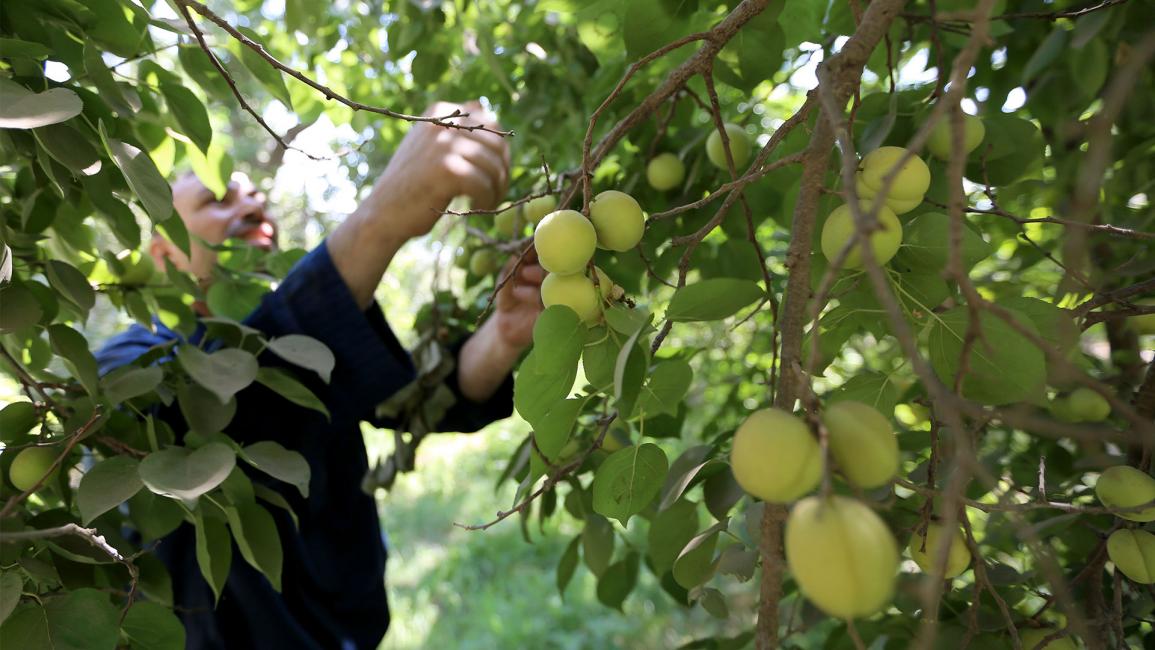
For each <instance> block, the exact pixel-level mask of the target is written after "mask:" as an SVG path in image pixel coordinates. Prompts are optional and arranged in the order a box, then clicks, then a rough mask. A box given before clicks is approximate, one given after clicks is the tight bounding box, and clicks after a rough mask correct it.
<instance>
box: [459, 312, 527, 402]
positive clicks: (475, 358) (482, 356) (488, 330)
mask: <svg viewBox="0 0 1155 650" xmlns="http://www.w3.org/2000/svg"><path fill="white" fill-rule="evenodd" d="M521 352H522V349H521V348H516V347H511V346H510V345H508V344H507V343H505V341H504V340H503V339H502V338H501V335H500V334H499V333H498V331H497V322H496V320H495V319H493V318H490V319H488V320H487V321H485V323H484V324H483V325H482V326H481V328H480V329H478V330H477V331H476V332H474V334H473V336H471V337H469V340H468V341H466V342H465V345H463V346H462V347H461V353H460V354H459V355H458V358H457V384H458V386H459V387H460V388H461V393H462V394H463V395H465V397H467V398H469V399H470V400H472V401H474V402H484V401H486V400H488V399H489V398H490V397H493V394H494V393H495V392H497V389H498V388H499V387H501V384H502V383H503V382H504V381H505V378H506V377H508V376H509V373H510V372H511V371H512V370H513V367H514V365H515V364H517V360H518V358H519V357H520V356H521Z"/></svg>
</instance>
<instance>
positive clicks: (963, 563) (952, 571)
mask: <svg viewBox="0 0 1155 650" xmlns="http://www.w3.org/2000/svg"><path fill="white" fill-rule="evenodd" d="M942 536H943V527H942V525H941V524H937V523H934V522H931V523H930V524H929V525H928V526H927V528H926V535H920V534H919V532H918V531H917V530H916V531H914V535H912V536H911V538H910V546H909V549H910V557H911V559H912V560H914V561H915V563H917V564H918V567H919V568H920V569H922V570H923V571H925V572H926V573H930V574H932V575H934V576H938V572H937V571H935V569H936V568H937V566H938V558H937V554H938V545H939V544H940V543H941V540H942ZM970 563H971V553H970V551H969V550H968V549H967V542H966V536H965V535H964V533H963V529H962V527H961V526H959V527H958V528H957V529H956V530H955V534H954V536H953V537H952V538H951V540H950V552H949V554H948V555H947V559H946V573H945V574H944V575H943V576H942V577H943V578H953V577H955V576H957V575H959V574H960V573H962V572H963V571H966V570H967V567H968V566H970Z"/></svg>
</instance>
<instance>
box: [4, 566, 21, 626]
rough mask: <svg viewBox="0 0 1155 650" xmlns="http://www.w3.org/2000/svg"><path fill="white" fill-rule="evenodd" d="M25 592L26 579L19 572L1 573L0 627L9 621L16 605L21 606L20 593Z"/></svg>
mask: <svg viewBox="0 0 1155 650" xmlns="http://www.w3.org/2000/svg"><path fill="white" fill-rule="evenodd" d="M23 590H24V577H23V576H21V575H20V572H19V571H4V572H0V625H3V623H4V621H5V620H7V619H8V615H9V614H11V613H12V610H14V609H16V605H18V604H20V593H21V592H22V591H23Z"/></svg>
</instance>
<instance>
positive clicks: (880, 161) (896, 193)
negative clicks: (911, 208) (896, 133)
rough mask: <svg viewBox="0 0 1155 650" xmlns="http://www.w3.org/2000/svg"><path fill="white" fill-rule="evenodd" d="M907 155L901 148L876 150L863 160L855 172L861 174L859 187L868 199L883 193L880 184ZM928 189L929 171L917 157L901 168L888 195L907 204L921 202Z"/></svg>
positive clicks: (880, 148)
mask: <svg viewBox="0 0 1155 650" xmlns="http://www.w3.org/2000/svg"><path fill="white" fill-rule="evenodd" d="M906 154H907V150H906V149H903V148H902V147H879V148H878V149H875V150H874V151H871V152H870V153H868V154H866V156H864V157H863V159H862V162H861V163H859V166H858V168H859V171H860V172H861V174H862V175H861V179H862V185H863V186H864V187H865V188H866V189H867V190H868V191H870V192H871V195H870V196H871V197H873V196H874V195H875V194H878V192H879V190H881V189H882V180H883V179H884V178H886V176H887V174H889V173H890V170H891V168H892V167H894V166H895V164H897V163H898V161H899V160H901V159H902V158H903V156H905V155H906ZM928 189H930V167H927V166H926V163H925V162H923V161H922V159H921V158H919V157H918V156H911V157H910V158H909V159H908V160H907V161H906V162H904V163H903V164H902V167H901V168H900V170H899V172H898V175H897V176H895V178H894V182H893V183H891V185H890V191H889V192H887V194H888V196H891V197H894V198H897V199H902V200H907V201H909V200H911V199H920V200H921V199H922V197H923V195H925V194H926V191H927V190H928ZM860 195H861V193H860Z"/></svg>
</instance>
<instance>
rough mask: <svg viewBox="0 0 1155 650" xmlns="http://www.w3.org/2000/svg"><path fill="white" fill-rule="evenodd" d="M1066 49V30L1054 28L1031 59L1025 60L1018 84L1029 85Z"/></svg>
mask: <svg viewBox="0 0 1155 650" xmlns="http://www.w3.org/2000/svg"><path fill="white" fill-rule="evenodd" d="M1066 47H1067V29H1066V28H1064V27H1062V26H1056V27H1055V28H1054V29H1052V30H1051V33H1050V34H1049V35H1048V36H1047V38H1045V39H1043V42H1042V43H1041V44H1040V45H1039V47H1038V49H1036V50H1035V53H1034V54H1032V55H1031V58H1030V59H1028V60H1027V64H1026V65H1025V66H1023V75H1022V80H1021V81H1020V83H1021V84H1022V85H1024V86H1026V85H1027V84H1029V83H1030V82H1031V80H1032V79H1034V78H1035V77H1037V76H1038V75H1039V73H1041V72H1042V71H1043V70H1046V69H1047V68H1049V67H1050V66H1051V64H1053V63H1054V62H1055V60H1056V59H1058V58H1059V55H1061V54H1062V53H1063V50H1064V49H1065V48H1066Z"/></svg>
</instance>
